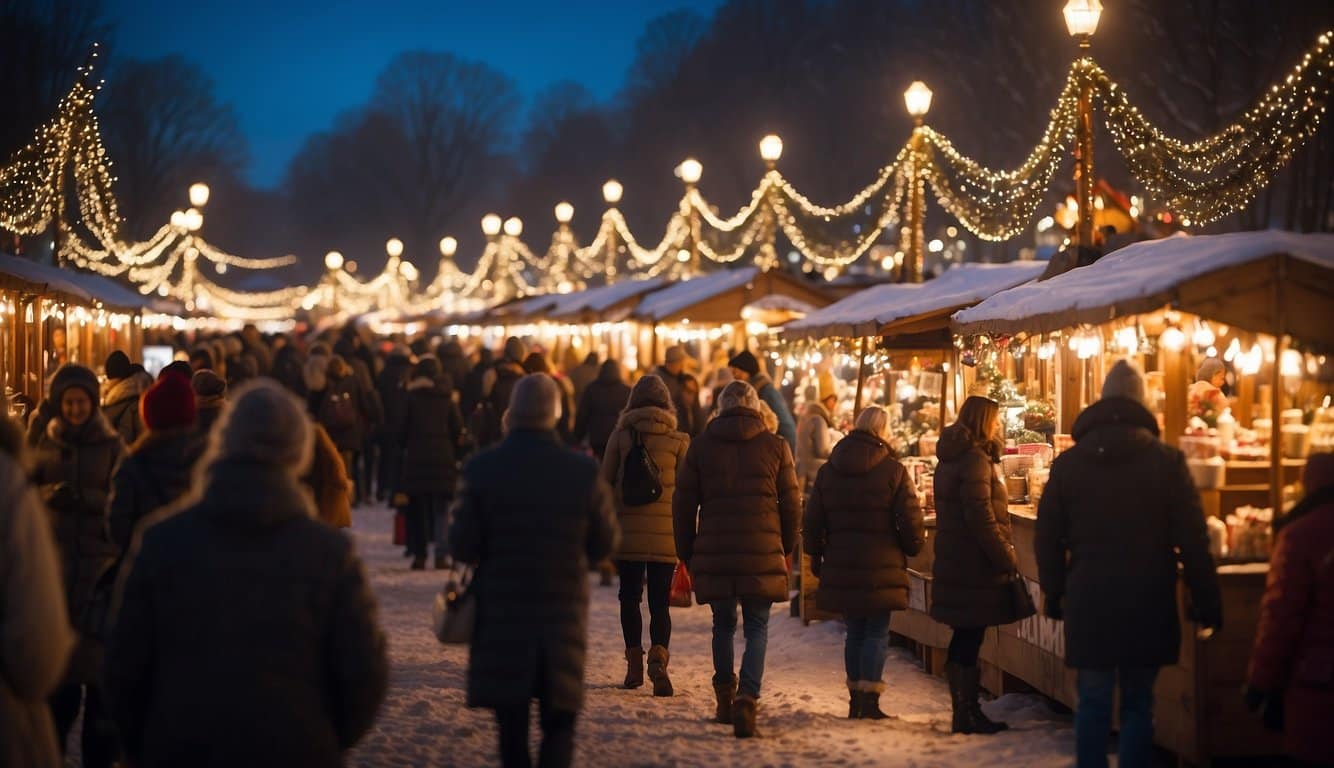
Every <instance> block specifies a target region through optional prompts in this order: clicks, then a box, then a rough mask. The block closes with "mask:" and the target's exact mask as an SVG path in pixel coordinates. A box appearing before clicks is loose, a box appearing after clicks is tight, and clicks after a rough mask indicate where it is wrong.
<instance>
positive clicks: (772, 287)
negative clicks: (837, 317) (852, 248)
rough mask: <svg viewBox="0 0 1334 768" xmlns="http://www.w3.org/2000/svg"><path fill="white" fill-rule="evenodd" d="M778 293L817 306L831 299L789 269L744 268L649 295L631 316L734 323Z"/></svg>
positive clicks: (707, 276) (684, 283) (647, 318)
mask: <svg viewBox="0 0 1334 768" xmlns="http://www.w3.org/2000/svg"><path fill="white" fill-rule="evenodd" d="M774 294H782V295H786V296H792V297H793V298H796V299H800V300H802V301H804V302H805V303H807V304H810V305H811V306H815V307H823V306H826V305H828V304H829V301H830V297H829V296H828V295H827V294H826V293H825V292H824V291H822V290H820V289H819V288H817V287H815V286H813V285H811V284H809V283H808V282H807V281H805V280H803V279H801V278H799V277H794V276H792V275H790V274H788V273H787V272H784V271H781V270H770V271H768V272H762V271H760V269H759V267H741V268H739V269H724V270H719V271H717V272H711V273H709V274H706V275H701V276H699V277H695V278H691V279H690V280H685V281H681V282H677V283H672V284H671V285H669V286H667V287H666V288H663V289H662V290H660V291H654V292H653V293H650V294H648V295H647V296H645V297H644V298H643V300H642V301H640V302H639V305H638V306H636V307H635V309H634V311H633V312H631V315H633V316H634V317H636V318H638V319H640V320H643V321H646V322H651V323H661V322H673V321H675V320H685V319H689V320H690V321H691V322H701V323H733V322H736V321H738V320H740V319H741V310H742V309H743V308H744V307H745V306H747V305H749V304H752V303H753V302H755V301H757V300H759V299H761V298H763V297H765V296H772V295H774Z"/></svg>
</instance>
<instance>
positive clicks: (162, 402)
mask: <svg viewBox="0 0 1334 768" xmlns="http://www.w3.org/2000/svg"><path fill="white" fill-rule="evenodd" d="M139 415H140V417H142V418H143V420H144V426H145V427H147V428H148V431H149V432H159V431H161V430H164V429H181V428H183V427H188V426H190V425H191V424H193V423H194V421H195V391H194V389H193V388H192V387H191V386H190V380H189V379H187V378H185V377H184V376H181V375H178V374H176V373H175V372H172V373H168V374H167V375H165V376H163V377H162V378H160V379H158V380H157V383H155V384H154V385H153V386H151V387H149V388H148V391H147V392H145V393H144V395H143V397H141V398H139Z"/></svg>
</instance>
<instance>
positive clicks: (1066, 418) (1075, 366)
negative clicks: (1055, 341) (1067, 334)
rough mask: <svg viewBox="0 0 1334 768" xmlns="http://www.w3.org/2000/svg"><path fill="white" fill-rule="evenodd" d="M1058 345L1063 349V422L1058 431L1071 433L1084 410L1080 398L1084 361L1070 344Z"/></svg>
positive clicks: (1061, 379)
mask: <svg viewBox="0 0 1334 768" xmlns="http://www.w3.org/2000/svg"><path fill="white" fill-rule="evenodd" d="M1058 347H1059V349H1060V350H1061V357H1060V363H1061V364H1060V384H1059V392H1058V394H1059V396H1060V401H1061V402H1060V408H1061V424H1060V429H1059V430H1058V431H1059V432H1062V433H1065V434H1069V432H1070V430H1071V428H1073V427H1074V426H1075V419H1077V418H1079V412H1080V411H1081V410H1083V409H1082V407H1081V406H1082V405H1083V403H1082V402H1081V400H1080V398H1081V397H1082V396H1083V378H1084V376H1083V373H1084V363H1083V361H1082V360H1080V359H1079V355H1078V354H1076V352H1075V350H1073V349H1070V345H1069V344H1064V343H1063V344H1059V345H1058Z"/></svg>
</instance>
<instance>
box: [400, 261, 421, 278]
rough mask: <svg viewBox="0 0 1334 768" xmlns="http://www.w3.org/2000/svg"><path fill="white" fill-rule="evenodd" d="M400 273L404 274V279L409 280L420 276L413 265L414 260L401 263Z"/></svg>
mask: <svg viewBox="0 0 1334 768" xmlns="http://www.w3.org/2000/svg"><path fill="white" fill-rule="evenodd" d="M398 274H399V275H400V276H402V278H403V279H404V280H407V281H409V282H411V281H413V280H416V279H417V278H418V276H419V273H418V272H417V268H416V267H415V266H413V264H412V262H410V261H404V262H400V263H399V265H398Z"/></svg>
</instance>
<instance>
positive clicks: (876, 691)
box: [857, 680, 889, 720]
mask: <svg viewBox="0 0 1334 768" xmlns="http://www.w3.org/2000/svg"><path fill="white" fill-rule="evenodd" d="M884 690H885V684H884V683H881V682H877V681H875V680H863V681H861V691H860V693H861V709H860V711H859V712H858V714H857V717H858V718H860V719H862V720H888V719H889V715H887V714H885V713H884V712H882V711H880V694H881V693H883V692H884Z"/></svg>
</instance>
